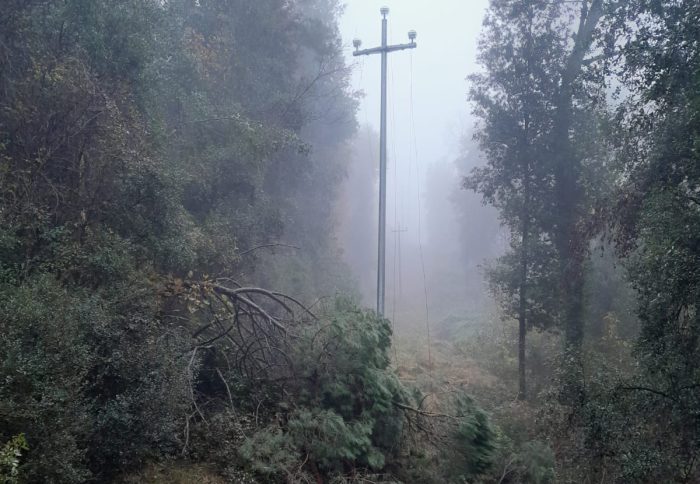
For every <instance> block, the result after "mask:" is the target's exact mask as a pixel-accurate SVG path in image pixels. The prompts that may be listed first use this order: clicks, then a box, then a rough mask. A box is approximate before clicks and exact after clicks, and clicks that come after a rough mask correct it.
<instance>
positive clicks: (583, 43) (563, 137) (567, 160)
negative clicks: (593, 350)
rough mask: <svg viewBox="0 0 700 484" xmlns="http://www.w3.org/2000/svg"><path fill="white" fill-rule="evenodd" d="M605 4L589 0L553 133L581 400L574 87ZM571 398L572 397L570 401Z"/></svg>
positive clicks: (574, 382)
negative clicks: (572, 129) (572, 132)
mask: <svg viewBox="0 0 700 484" xmlns="http://www.w3.org/2000/svg"><path fill="white" fill-rule="evenodd" d="M603 13H604V12H603V0H593V1H592V2H590V5H589V1H588V0H585V1H584V2H582V5H581V13H580V18H579V27H578V30H577V32H576V35H575V36H574V46H573V49H572V51H571V54H570V55H569V57H568V59H567V62H566V65H565V66H564V71H563V72H562V79H561V86H560V90H559V94H558V102H557V106H556V115H555V120H554V121H555V122H554V131H553V135H554V138H553V143H552V145H553V150H554V156H555V157H556V159H557V168H556V176H555V178H556V194H557V203H558V207H557V208H558V210H557V212H558V213H557V227H556V236H555V244H556V246H557V251H558V252H559V258H560V277H561V287H562V299H563V305H564V308H563V317H564V333H565V345H566V347H565V351H566V356H567V367H568V368H567V374H568V378H567V382H566V384H567V386H569V387H570V388H568V389H565V393H566V394H568V396H569V397H572V398H574V399H576V400H578V399H580V397H581V395H582V393H581V392H582V390H583V381H582V367H581V346H582V344H583V276H584V271H583V266H584V262H585V257H586V251H587V243H588V241H587V239H586V238H585V235H583V234H581V233H580V231H579V228H578V227H579V221H580V219H581V216H582V214H581V212H580V210H581V207H580V202H581V198H582V193H581V187H580V171H581V159H580V158H579V157H578V156H577V155H576V154H575V153H574V149H573V146H572V143H571V138H570V131H571V127H572V125H573V98H574V84H575V82H576V80H577V79H578V78H579V76H580V75H581V72H582V69H583V65H584V58H585V56H586V54H587V53H588V52H589V51H590V48H591V45H592V44H593V34H594V32H595V29H596V26H597V25H598V23H599V22H600V20H601V18H602V16H603ZM567 399H568V398H567Z"/></svg>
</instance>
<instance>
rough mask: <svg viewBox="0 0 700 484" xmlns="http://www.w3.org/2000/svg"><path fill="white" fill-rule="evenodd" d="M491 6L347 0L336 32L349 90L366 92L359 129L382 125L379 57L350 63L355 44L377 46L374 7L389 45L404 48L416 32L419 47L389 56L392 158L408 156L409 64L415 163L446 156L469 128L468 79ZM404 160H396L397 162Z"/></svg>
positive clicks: (466, 1) (471, 1) (473, 1)
mask: <svg viewBox="0 0 700 484" xmlns="http://www.w3.org/2000/svg"><path fill="white" fill-rule="evenodd" d="M487 4H488V0H432V1H428V0H393V1H392V0H380V1H377V0H348V1H347V3H346V7H345V13H344V15H343V17H342V19H341V23H340V28H341V33H342V36H343V41H344V44H345V45H346V46H347V49H346V55H347V56H348V62H349V63H355V64H356V68H355V71H354V77H353V87H354V88H355V89H358V90H362V91H364V92H365V94H366V96H365V98H364V99H363V100H362V104H361V110H360V113H359V116H358V119H359V121H360V123H365V122H367V123H369V124H371V125H373V126H374V127H376V128H377V130H378V127H379V101H380V98H379V94H380V92H379V91H380V79H379V73H380V59H379V57H380V56H379V55H372V56H362V57H352V50H353V49H352V39H353V38H355V37H357V38H360V39H361V40H362V42H363V44H362V48H370V47H375V46H378V45H379V44H380V42H381V16H380V14H379V9H380V8H381V7H382V6H387V7H389V9H390V13H389V17H388V19H389V43H391V44H396V43H406V42H408V38H407V32H408V31H409V30H411V29H414V30H416V31H417V32H418V39H417V43H418V48H417V49H414V50H409V51H400V52H395V53H392V54H389V79H388V89H389V113H388V117H389V125H390V126H389V136H390V139H389V149H388V152H389V156H390V157H391V156H392V154H393V149H392V148H393V147H392V143H393V142H397V143H398V144H399V146H397V157H399V158H402V157H404V156H406V154H405V152H404V145H406V144H408V135H409V133H410V131H409V130H410V99H411V97H410V84H411V63H412V64H413V103H414V113H415V125H416V131H417V136H416V140H417V144H418V154H419V161H420V162H421V163H422V164H425V163H429V162H432V161H436V160H440V159H442V158H444V157H446V156H451V155H452V154H453V152H454V150H455V149H456V145H457V142H458V138H459V135H460V134H461V133H460V131H461V130H462V129H463V127H464V126H463V124H464V123H466V122H467V121H466V117H467V114H468V112H469V108H468V106H467V103H466V93H467V83H466V81H465V77H466V76H467V75H468V74H470V73H472V72H474V71H475V70H476V69H477V66H476V63H475V60H476V47H477V39H478V36H479V31H480V28H481V22H482V18H483V15H484V11H485V9H486V6H487ZM400 163H401V160H399V164H400Z"/></svg>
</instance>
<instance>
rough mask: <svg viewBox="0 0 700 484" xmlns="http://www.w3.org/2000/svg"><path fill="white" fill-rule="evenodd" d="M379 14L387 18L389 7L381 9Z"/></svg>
mask: <svg viewBox="0 0 700 484" xmlns="http://www.w3.org/2000/svg"><path fill="white" fill-rule="evenodd" d="M379 12H380V13H381V14H382V17H384V18H386V16H387V15H389V7H382V8H380V9H379Z"/></svg>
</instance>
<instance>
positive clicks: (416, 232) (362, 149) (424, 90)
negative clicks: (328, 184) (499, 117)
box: [338, 0, 505, 334]
mask: <svg viewBox="0 0 700 484" xmlns="http://www.w3.org/2000/svg"><path fill="white" fill-rule="evenodd" d="M487 3H488V2H487V1H485V0H478V1H473V2H463V1H458V0H448V1H441V2H438V3H428V2H419V1H411V2H406V1H402V2H398V1H394V2H391V1H374V0H373V1H351V2H348V3H347V4H346V5H345V9H344V12H343V15H342V16H341V21H340V29H341V35H342V38H343V44H344V53H345V57H346V62H347V64H348V65H350V66H352V68H353V73H352V88H353V90H354V91H356V92H357V93H358V94H359V103H360V104H359V111H358V121H359V123H360V124H361V129H360V130H359V132H358V135H357V137H356V139H355V141H354V146H353V147H352V153H353V154H352V162H351V163H350V165H349V168H348V176H347V179H346V181H345V183H344V186H343V187H342V196H341V197H340V202H339V217H338V219H339V231H338V239H339V243H340V245H341V247H342V249H343V254H344V259H345V261H346V262H347V263H348V265H349V266H350V267H351V269H352V272H353V274H354V275H355V277H356V278H357V280H358V281H359V283H360V290H361V294H362V297H363V302H364V303H365V304H366V305H368V306H369V307H374V306H375V305H376V274H377V267H376V264H377V210H378V209H377V203H378V199H377V197H378V195H377V191H378V165H379V136H378V133H379V104H380V58H379V56H377V55H371V56H360V57H353V55H352V52H353V50H354V49H353V47H352V40H353V39H355V38H359V39H360V40H362V48H371V47H374V46H376V45H379V44H380V42H381V16H380V13H379V10H380V8H381V7H382V6H387V7H389V9H390V12H389V16H388V42H389V43H390V44H397V43H405V42H407V32H408V31H409V30H411V29H414V30H416V31H417V33H418V38H417V43H418V47H417V48H416V49H412V50H408V51H400V52H395V53H392V54H390V55H389V56H388V72H387V76H388V79H387V84H388V103H387V119H388V127H387V132H388V139H387V239H386V240H387V248H386V251H387V252H386V313H387V316H388V317H389V318H390V319H391V320H392V321H394V323H395V326H396V327H395V330H396V331H397V333H398V334H401V332H402V330H403V329H409V328H416V327H418V328H422V327H424V325H425V322H426V317H427V318H429V320H430V323H431V325H435V324H438V325H439V322H440V321H442V320H444V319H446V318H448V317H452V318H455V317H458V318H460V317H464V314H465V313H466V312H467V310H469V311H471V312H472V313H473V312H478V311H482V310H487V309H488V308H489V307H490V297H489V296H488V293H487V288H486V287H485V284H484V278H483V271H482V265H483V264H484V263H485V262H487V261H488V260H489V259H492V258H494V257H496V256H498V255H499V254H500V253H502V251H503V250H504V244H505V241H504V240H502V236H501V230H500V228H499V223H498V221H497V213H496V211H495V210H493V209H492V208H491V207H484V206H483V205H482V203H481V199H480V196H478V195H475V194H474V193H471V192H468V191H466V190H464V189H462V188H461V179H462V177H463V176H464V175H466V174H467V173H468V172H469V171H470V170H471V169H472V168H473V167H474V166H478V165H479V164H481V163H482V160H481V159H480V157H479V153H478V150H477V148H476V144H475V142H473V141H472V132H473V128H474V123H475V121H474V120H473V118H472V117H471V116H470V108H469V105H468V103H467V89H468V85H467V81H466V77H467V76H468V75H469V74H471V73H473V72H475V71H476V70H477V69H478V67H477V65H476V63H475V60H476V49H477V45H478V36H479V30H480V28H481V22H482V18H483V15H484V12H485V9H486V7H487ZM421 250H422V254H421ZM426 298H427V308H426ZM426 313H427V315H426ZM438 330H439V328H438Z"/></svg>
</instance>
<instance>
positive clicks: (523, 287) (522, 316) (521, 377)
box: [518, 205, 530, 400]
mask: <svg viewBox="0 0 700 484" xmlns="http://www.w3.org/2000/svg"><path fill="white" fill-rule="evenodd" d="M524 212H525V214H524V216H523V225H522V231H523V233H522V243H521V247H520V249H521V251H522V252H521V254H520V287H519V290H518V298H519V306H518V400H525V399H526V398H527V381H526V377H525V346H526V338H527V264H528V255H529V254H528V249H529V247H528V242H529V237H530V234H529V232H530V214H529V210H528V207H527V205H526V208H525V210H524Z"/></svg>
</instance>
